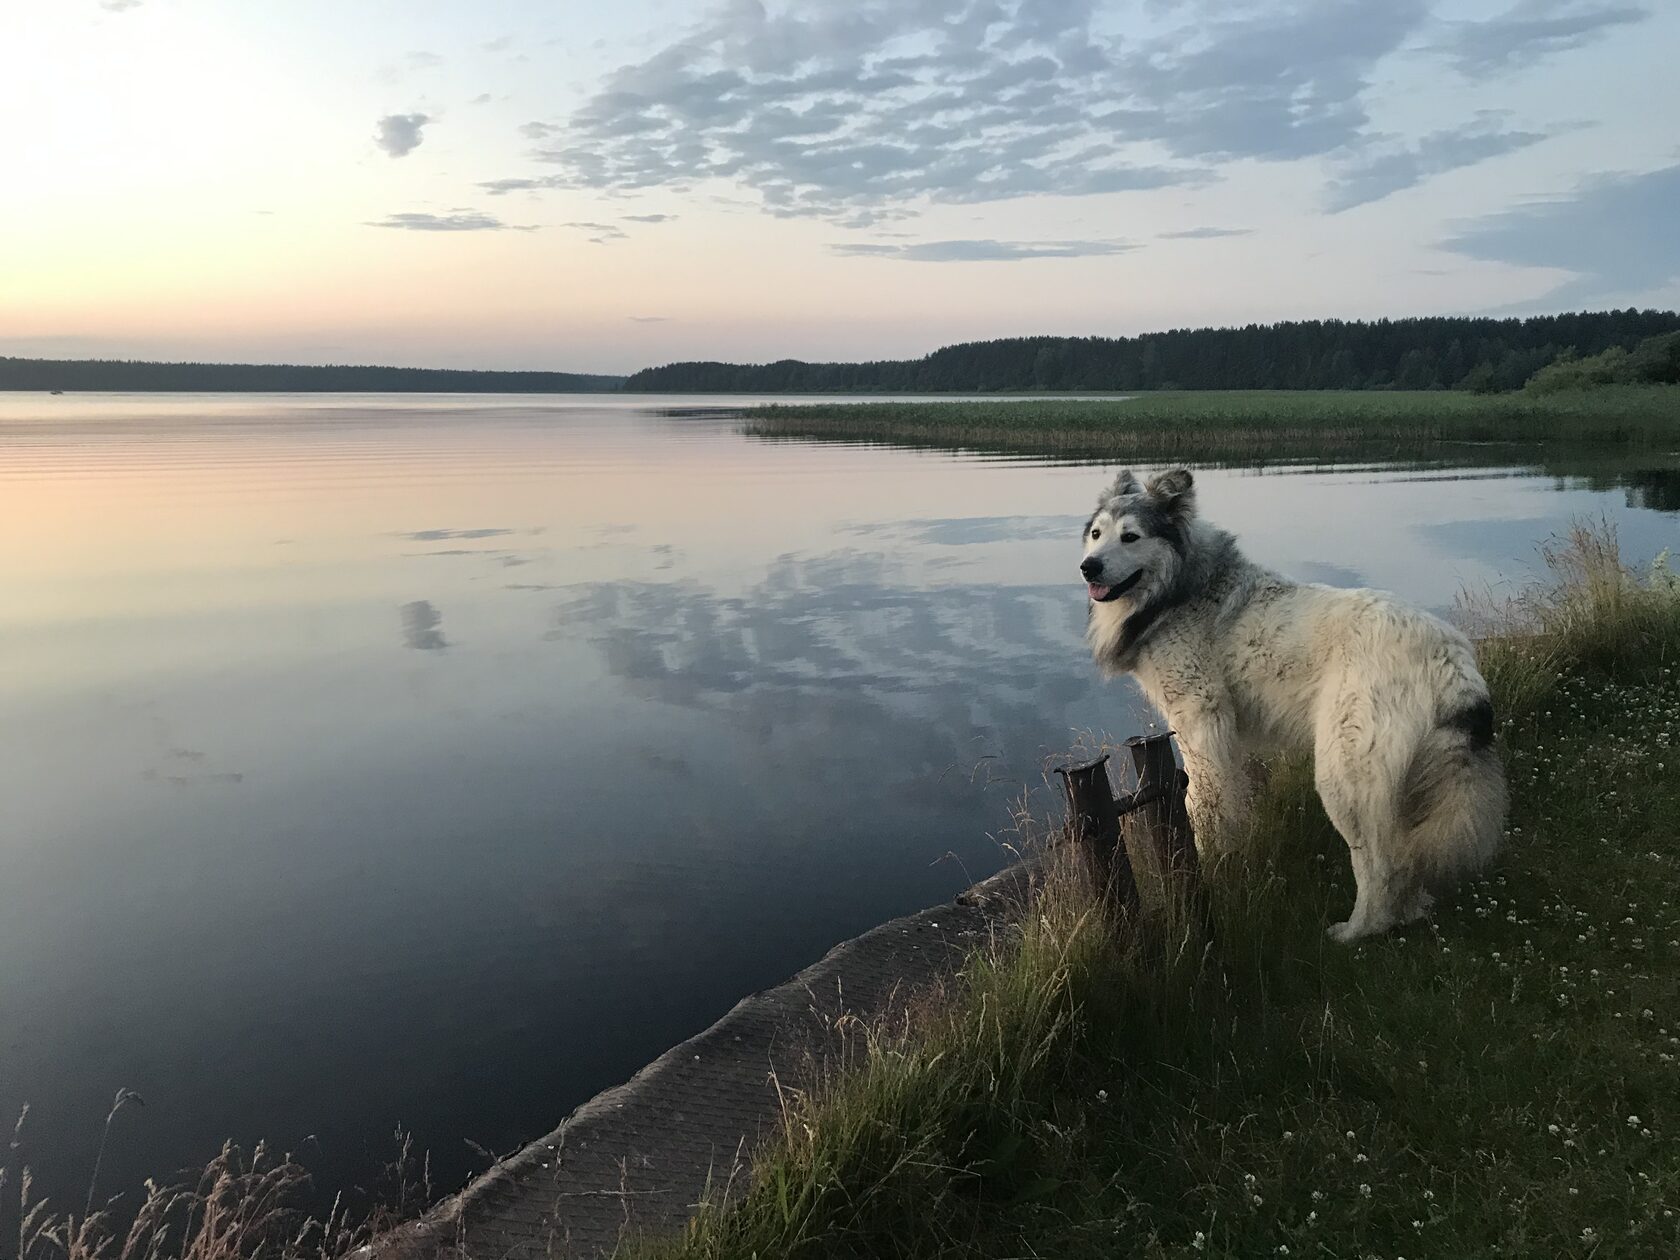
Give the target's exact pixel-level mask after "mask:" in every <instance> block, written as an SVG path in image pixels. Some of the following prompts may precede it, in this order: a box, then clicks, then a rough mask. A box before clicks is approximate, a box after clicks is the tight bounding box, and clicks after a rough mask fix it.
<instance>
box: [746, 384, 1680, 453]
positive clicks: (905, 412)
mask: <svg viewBox="0 0 1680 1260" xmlns="http://www.w3.org/2000/svg"><path fill="white" fill-rule="evenodd" d="M745 429H746V431H747V432H748V433H750V434H753V435H755V436H758V437H763V438H798V439H818V440H822V439H827V440H835V441H847V442H866V443H886V444H893V445H905V446H933V447H941V448H960V449H969V450H980V451H995V452H1000V453H1013V454H1049V455H1061V456H1066V457H1071V458H1092V459H1106V458H1133V457H1137V458H1143V457H1153V458H1159V459H1186V460H1215V461H1233V462H1246V461H1259V460H1269V459H1293V458H1310V459H1313V460H1315V461H1322V460H1331V459H1343V458H1413V457H1416V456H1417V455H1419V454H1420V453H1425V452H1427V451H1428V450H1429V449H1430V448H1432V447H1435V448H1438V447H1441V446H1442V445H1443V444H1447V443H1454V444H1461V445H1462V444H1474V443H1501V444H1510V443H1517V444H1523V445H1527V446H1570V447H1577V448H1613V449H1640V450H1651V449H1661V450H1672V449H1674V447H1675V446H1676V445H1677V444H1680V387H1675V386H1662V385H1652V386H1636V385H1626V386H1607V387H1604V388H1601V389H1595V390H1577V391H1569V392H1563V393H1556V394H1545V395H1538V394H1527V393H1523V394H1470V393H1459V392H1452V391H1431V392H1392V391H1376V390H1364V391H1314V392H1305V391H1301V392H1291V391H1279V390H1273V391H1261V390H1246V391H1231V392H1211V391H1202V392H1185V393H1153V394H1139V395H1137V396H1135V397H1133V398H1129V399H1125V400H1122V401H1114V400H1081V399H1054V400H1048V401H1026V400H1022V401H1009V402H999V401H978V400H977V401H974V402H966V401H959V402H925V403H924V402H917V403H819V404H801V405H788V404H778V405H772V406H765V407H759V408H755V409H753V410H752V411H751V412H750V413H749V414H748V416H747V419H746V422H745Z"/></svg>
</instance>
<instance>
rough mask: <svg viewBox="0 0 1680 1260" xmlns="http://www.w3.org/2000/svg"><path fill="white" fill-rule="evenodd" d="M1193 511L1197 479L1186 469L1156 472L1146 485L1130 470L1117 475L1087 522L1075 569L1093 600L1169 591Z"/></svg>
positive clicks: (1139, 598)
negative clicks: (1083, 548) (1080, 555)
mask: <svg viewBox="0 0 1680 1260" xmlns="http://www.w3.org/2000/svg"><path fill="white" fill-rule="evenodd" d="M1195 515H1196V490H1195V479H1194V478H1193V477H1191V475H1190V473H1189V470H1188V469H1184V468H1175V469H1173V470H1172V471H1171V472H1164V473H1158V474H1157V475H1156V476H1154V477H1151V478H1150V479H1149V481H1148V483H1147V484H1145V485H1139V484H1138V479H1137V478H1136V477H1134V476H1133V475H1132V473H1131V471H1130V470H1129V469H1128V470H1127V471H1125V472H1122V473H1121V474H1120V475H1119V476H1118V477H1116V478H1115V479H1114V484H1113V485H1112V486H1110V487H1109V488H1108V489H1107V490H1105V491H1103V493H1102V496H1101V497H1100V498H1099V499H1098V500H1097V510H1096V511H1095V512H1094V513H1092V515H1091V519H1090V520H1088V521H1086V522H1085V534H1084V542H1085V554H1084V556H1083V558H1082V559H1081V560H1080V562H1079V573H1080V576H1082V577H1083V578H1084V579H1085V582H1086V587H1087V593H1088V594H1089V595H1090V597H1091V599H1092V601H1093V602H1095V603H1098V604H1107V603H1113V602H1115V601H1117V600H1126V599H1129V600H1130V601H1131V602H1132V603H1133V604H1139V603H1143V602H1146V601H1147V600H1149V599H1150V597H1151V596H1158V595H1160V594H1161V593H1163V592H1165V591H1167V590H1169V589H1170V588H1171V587H1172V584H1173V580H1174V579H1175V578H1176V577H1177V576H1178V571H1179V566H1180V565H1182V564H1183V563H1184V531H1185V528H1186V527H1187V526H1188V525H1189V523H1190V521H1191V519H1192V518H1193V517H1194V516H1195Z"/></svg>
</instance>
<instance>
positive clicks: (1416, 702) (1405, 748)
mask: <svg viewBox="0 0 1680 1260" xmlns="http://www.w3.org/2000/svg"><path fill="white" fill-rule="evenodd" d="M1084 542H1085V555H1084V559H1083V561H1082V562H1081V563H1080V566H1079V571H1080V573H1081V574H1082V575H1083V576H1084V577H1085V580H1086V582H1087V583H1088V594H1089V595H1090V599H1091V605H1090V620H1089V624H1088V627H1087V631H1086V637H1087V638H1088V640H1089V641H1090V645H1091V652H1092V655H1094V656H1095V657H1096V660H1097V664H1098V665H1099V666H1100V667H1101V668H1102V670H1103V672H1104V673H1105V674H1106V675H1109V676H1113V675H1116V674H1131V675H1132V676H1133V677H1135V678H1136V679H1137V680H1138V682H1139V684H1140V685H1141V686H1142V688H1143V691H1144V694H1145V695H1147V696H1148V698H1149V700H1150V702H1151V703H1152V704H1154V705H1155V707H1156V708H1157V709H1159V710H1160V711H1161V713H1162V715H1163V716H1164V717H1165V718H1166V719H1167V722H1168V723H1169V724H1170V726H1171V728H1172V730H1173V731H1174V733H1175V734H1176V735H1177V736H1178V741H1179V747H1180V749H1181V750H1182V752H1183V755H1184V768H1185V771H1186V773H1187V774H1188V775H1189V779H1190V795H1189V802H1188V803H1189V808H1190V816H1191V821H1192V823H1193V825H1194V826H1195V829H1196V839H1197V843H1198V845H1199V846H1200V847H1201V848H1202V849H1203V852H1204V853H1208V852H1218V851H1219V850H1220V849H1222V848H1223V847H1224V846H1226V845H1229V844H1231V843H1232V842H1233V841H1234V840H1235V839H1237V838H1238V836H1239V835H1240V833H1241V831H1242V828H1243V826H1244V822H1245V818H1246V814H1247V807H1248V779H1247V770H1246V765H1245V762H1246V760H1247V758H1248V757H1249V756H1250V755H1251V754H1254V753H1258V752H1263V751H1266V750H1268V749H1279V748H1297V749H1306V748H1310V749H1311V750H1312V753H1313V758H1314V770H1315V780H1316V783H1317V786H1318V794H1319V797H1320V799H1321V800H1323V802H1324V809H1325V812H1326V813H1327V814H1329V816H1330V821H1331V822H1332V823H1334V824H1335V826H1336V830H1337V831H1339V832H1341V834H1342V838H1343V839H1344V840H1346V841H1347V845H1348V850H1349V851H1350V853H1351V854H1352V858H1353V874H1354V880H1355V883H1356V885H1357V887H1358V895H1357V897H1356V899H1355V901H1354V906H1353V913H1352V915H1350V916H1349V918H1348V920H1347V922H1345V923H1338V924H1336V925H1335V926H1334V927H1332V928H1331V929H1330V935H1331V936H1332V937H1333V938H1334V939H1335V940H1338V941H1352V940H1356V939H1358V938H1359V937H1362V936H1368V935H1371V934H1373V933H1377V932H1383V931H1386V930H1387V929H1389V928H1390V927H1393V926H1394V925H1395V924H1398V923H1406V922H1409V921H1411V920H1413V919H1416V918H1419V917H1421V916H1423V915H1425V914H1427V913H1428V912H1429V908H1430V906H1431V904H1432V902H1433V894H1434V893H1435V892H1437V891H1438V890H1440V889H1441V888H1442V887H1444V886H1446V885H1448V884H1450V883H1451V882H1452V881H1453V880H1454V879H1455V878H1456V877H1458V876H1460V875H1462V874H1464V873H1466V872H1468V871H1471V870H1474V869H1476V868H1477V867H1479V866H1481V865H1482V864H1484V863H1485V862H1486V861H1487V860H1488V859H1489V858H1490V857H1491V856H1492V855H1493V853H1494V850H1495V849H1496V847H1497V846H1498V843H1499V838H1500V833H1501V831H1502V828H1503V823H1504V817H1505V801H1506V797H1505V778H1504V772H1503V770H1502V769H1501V766H1500V763H1499V758H1498V756H1497V755H1496V754H1495V752H1494V750H1493V747H1492V744H1493V705H1492V703H1491V702H1490V701H1489V699H1488V688H1487V684H1486V683H1485V682H1484V681H1483V680H1482V676H1481V674H1480V673H1479V672H1478V671H1477V669H1476V657H1475V653H1474V651H1473V649H1472V648H1471V646H1470V641H1469V640H1468V639H1466V638H1465V637H1464V635H1462V634H1461V633H1459V632H1458V631H1457V630H1455V629H1454V628H1453V627H1452V626H1449V625H1447V624H1446V623H1445V622H1444V621H1441V620H1440V619H1439V618H1436V617H1433V616H1431V615H1430V614H1428V613H1426V612H1423V611H1422V610H1421V609H1417V608H1414V607H1411V606H1410V605H1407V604H1405V603H1403V602H1401V601H1400V600H1398V599H1396V598H1395V597H1394V596H1392V595H1388V594H1385V593H1383V592H1381V591H1368V590H1339V589H1337V588H1335V587H1329V586H1317V585H1303V584H1301V583H1297V582H1292V581H1290V580H1288V579H1287V578H1283V577H1279V576H1278V575H1277V574H1275V573H1271V572H1268V571H1267V570H1265V569H1263V568H1261V567H1260V566H1258V565H1256V564H1254V563H1252V562H1250V561H1249V560H1247V559H1245V558H1244V557H1243V556H1242V554H1241V553H1240V552H1239V551H1238V550H1237V545H1236V542H1235V540H1234V539H1233V538H1232V537H1231V535H1229V534H1227V533H1226V532H1225V531H1223V530H1221V529H1217V528H1215V527H1214V526H1212V525H1209V524H1208V523H1206V522H1205V521H1202V520H1201V519H1199V518H1198V516H1197V514H1196V500H1195V491H1194V483H1193V481H1192V478H1191V476H1190V474H1189V472H1187V471H1185V470H1184V469H1176V470H1174V471H1172V472H1166V473H1162V474H1161V475H1159V476H1157V477H1154V478H1152V479H1151V480H1150V482H1149V484H1148V485H1146V486H1145V485H1139V484H1138V481H1137V478H1136V477H1134V476H1133V475H1132V474H1131V473H1130V472H1123V473H1121V474H1120V475H1119V477H1118V478H1117V479H1116V480H1115V482H1114V484H1113V486H1111V487H1110V488H1109V489H1108V490H1107V491H1105V492H1104V493H1103V495H1102V497H1101V499H1100V500H1099V501H1098V504H1097V510H1096V512H1095V514H1094V515H1092V517H1091V519H1090V520H1089V521H1088V522H1087V523H1086V526H1085V534H1084Z"/></svg>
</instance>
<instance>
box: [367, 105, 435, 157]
mask: <svg viewBox="0 0 1680 1260" xmlns="http://www.w3.org/2000/svg"><path fill="white" fill-rule="evenodd" d="M431 121H432V119H431V117H430V116H428V115H426V114H386V115H385V117H383V118H381V119H380V120H379V127H378V134H377V135H376V136H375V137H374V141H373V142H374V143H375V144H377V145H378V146H379V147H380V148H381V149H383V150H385V152H386V153H389V154H390V155H391V156H392V157H394V158H400V157H403V156H405V155H407V154H409V153H412V152H414V150H415V149H417V148H419V147H420V129H421V128H422V127H424V126H425V125H426V124H427V123H429V122H431Z"/></svg>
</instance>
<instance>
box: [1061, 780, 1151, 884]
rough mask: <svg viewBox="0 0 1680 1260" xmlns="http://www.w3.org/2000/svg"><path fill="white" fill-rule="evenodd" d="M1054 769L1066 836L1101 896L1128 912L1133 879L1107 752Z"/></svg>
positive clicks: (1135, 882) (1134, 880)
mask: <svg viewBox="0 0 1680 1260" xmlns="http://www.w3.org/2000/svg"><path fill="white" fill-rule="evenodd" d="M1056 773H1057V774H1059V775H1061V776H1062V785H1063V787H1065V788H1066V789H1067V803H1068V838H1069V839H1070V840H1071V841H1072V842H1073V846H1074V848H1075V850H1076V851H1077V852H1078V853H1079V854H1080V855H1081V857H1082V858H1083V859H1084V861H1085V864H1086V868H1087V869H1088V870H1089V871H1090V873H1091V879H1092V882H1093V883H1095V884H1096V886H1097V891H1098V892H1099V893H1100V894H1101V895H1102V898H1103V900H1104V901H1105V902H1107V903H1108V905H1109V906H1110V907H1111V908H1113V909H1114V910H1116V911H1118V912H1120V913H1121V914H1122V915H1130V914H1132V913H1133V912H1134V911H1136V910H1137V906H1138V890H1137V880H1136V879H1135V878H1134V876H1133V875H1132V861H1131V856H1130V855H1129V854H1128V853H1127V852H1126V846H1125V845H1124V844H1122V843H1121V842H1120V809H1119V806H1118V805H1117V803H1116V802H1115V800H1114V785H1113V784H1112V783H1110V782H1109V780H1108V754H1107V753H1104V754H1103V755H1102V756H1101V757H1098V758H1097V759H1096V760H1095V761H1091V762H1087V763H1086V764H1085V765H1082V766H1066V767H1063V768H1061V769H1058V770H1057V771H1056Z"/></svg>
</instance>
